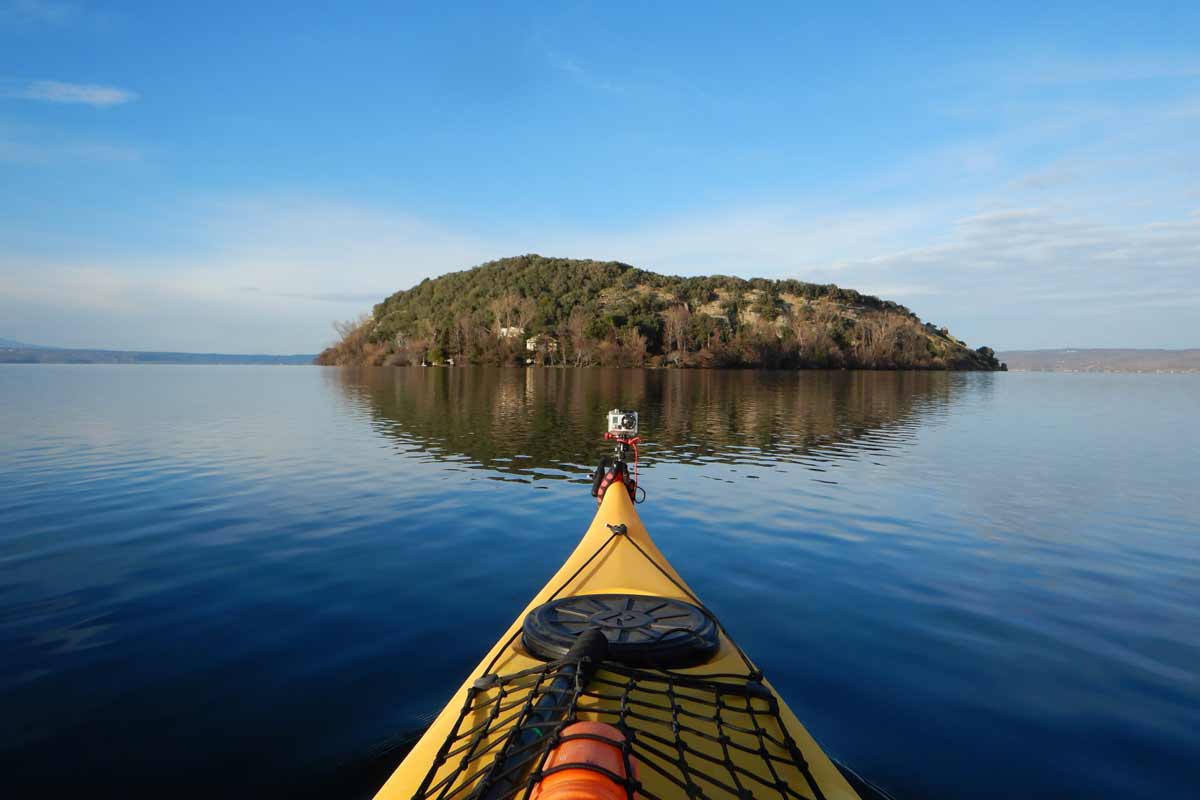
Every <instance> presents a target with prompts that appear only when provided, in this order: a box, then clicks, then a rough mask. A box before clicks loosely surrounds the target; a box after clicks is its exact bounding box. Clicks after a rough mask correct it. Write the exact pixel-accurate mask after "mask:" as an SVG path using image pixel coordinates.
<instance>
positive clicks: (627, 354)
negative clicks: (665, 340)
mask: <svg viewBox="0 0 1200 800" xmlns="http://www.w3.org/2000/svg"><path fill="white" fill-rule="evenodd" d="M621 360H622V361H623V362H624V364H625V365H626V366H629V367H640V366H642V364H644V363H645V361H646V337H645V336H642V334H640V333H638V329H637V328H628V329H626V330H625V331H623V332H622V333H621Z"/></svg>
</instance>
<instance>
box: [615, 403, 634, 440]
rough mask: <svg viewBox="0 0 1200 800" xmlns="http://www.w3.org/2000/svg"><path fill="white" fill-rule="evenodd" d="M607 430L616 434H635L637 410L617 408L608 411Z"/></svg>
mask: <svg viewBox="0 0 1200 800" xmlns="http://www.w3.org/2000/svg"><path fill="white" fill-rule="evenodd" d="M608 432H609V433H611V434H614V435H616V436H637V432H638V415H637V412H636V411H621V410H620V409H617V408H614V409H613V410H612V411H610V412H608Z"/></svg>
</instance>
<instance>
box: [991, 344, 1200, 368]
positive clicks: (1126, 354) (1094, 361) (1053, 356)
mask: <svg viewBox="0 0 1200 800" xmlns="http://www.w3.org/2000/svg"><path fill="white" fill-rule="evenodd" d="M997 357H998V358H1000V359H1003V360H1004V361H1005V362H1007V364H1008V367H1009V369H1014V370H1026V371H1029V372H1200V348H1196V349H1190V350H1133V349H1103V348H1096V349H1082V350H1010V351H1008V352H1004V353H999V354H997Z"/></svg>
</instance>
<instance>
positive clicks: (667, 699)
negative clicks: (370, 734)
mask: <svg viewBox="0 0 1200 800" xmlns="http://www.w3.org/2000/svg"><path fill="white" fill-rule="evenodd" d="M584 639H587V640H588V641H587V642H586V643H585V642H583V640H584ZM596 646H598V647H599V650H597V649H596ZM589 648H590V649H589ZM578 723H605V725H601V726H594V727H585V726H584V725H582V724H578ZM601 728H603V729H605V730H611V731H612V733H611V735H608V734H601V735H597V734H596V733H595V731H596V730H599V729H601ZM573 740H578V741H573ZM567 742H573V744H575V745H580V744H583V745H584V746H585V748H586V747H592V748H593V749H596V748H599V749H605V748H607V749H608V750H609V751H610V752H609V755H610V756H611V760H610V761H609V762H604V763H607V764H608V766H607V767H605V766H603V763H602V761H598V760H589V759H586V758H585V759H584V761H587V762H588V763H582V762H580V763H565V764H564V761H563V759H564V756H563V754H564V753H566V752H567V751H566V750H563V747H564V746H565V744H566V743H567ZM577 749H578V748H577ZM560 751H561V752H560ZM572 752H574V751H572ZM552 777H557V778H558V779H559V783H563V782H564V781H567V782H569V781H568V780H567V779H579V778H587V779H592V782H593V784H595V786H597V787H598V788H597V789H595V791H596V792H597V793H594V794H592V793H588V792H590V791H592V790H590V789H586V787H585V789H583V790H579V786H583V785H584V783H579V782H578V780H576V783H572V784H571V785H572V786H574V787H575V789H576V790H579V791H582V793H576V794H570V793H569V792H567V791H566V789H563V787H561V786H557V787H550V788H547V787H548V786H550V780H551V778H552ZM585 783H586V781H585ZM587 785H589V786H590V785H592V784H587ZM614 787H615V790H614ZM555 791H559V793H557V794H556V793H555ZM613 791H615V793H611V792H613ZM564 792H566V793H564ZM604 792H610V793H609V794H606V793H604ZM610 796H613V797H628V798H632V797H640V798H649V799H652V798H674V797H697V798H750V797H754V798H765V797H779V798H815V799H817V800H819V799H820V798H829V800H833V799H834V798H838V799H844V798H853V799H855V800H857V798H858V797H859V795H858V794H857V793H856V792H855V790H854V789H853V788H852V787H851V785H850V784H849V783H848V782H847V780H846V778H845V777H844V776H843V774H842V773H841V772H840V771H839V769H838V767H837V766H836V765H835V764H834V763H833V762H832V761H831V760H830V759H829V758H828V757H827V756H826V755H825V753H823V752H822V751H821V749H820V748H819V747H818V746H817V743H816V741H814V739H813V738H812V736H811V735H809V733H808V731H807V730H805V728H804V726H803V725H801V724H800V721H799V720H798V719H796V716H795V715H794V714H793V713H792V711H791V710H790V709H789V708H788V707H787V704H786V703H784V702H783V700H782V699H781V698H780V697H779V695H778V694H777V693H776V692H775V690H774V689H773V688H772V687H771V684H770V683H768V682H767V681H766V680H765V679H764V678H763V677H762V674H761V673H760V672H759V671H758V669H757V668H756V667H755V666H754V664H753V663H752V662H751V661H750V660H749V659H748V658H747V657H746V655H745V654H744V653H743V652H742V650H741V649H740V648H739V647H738V646H737V645H736V644H735V643H734V641H733V640H732V639H731V638H730V637H729V636H728V634H727V633H726V632H725V629H724V628H723V627H722V626H721V624H720V623H719V622H718V621H717V620H716V618H715V617H714V616H713V615H712V614H711V613H710V612H709V611H707V610H706V609H705V608H704V606H703V604H701V603H700V601H699V599H698V598H697V597H696V594H695V593H694V592H693V591H692V590H691V589H690V588H689V587H688V585H687V584H686V583H685V582H684V580H683V579H682V578H681V577H680V576H679V575H678V574H677V573H676V572H675V570H674V569H673V568H672V567H671V565H670V564H668V563H667V560H666V559H665V558H664V557H663V555H662V553H660V552H659V550H658V548H657V547H655V545H654V542H653V541H651V539H650V536H649V534H648V533H647V532H646V529H645V527H644V526H643V525H642V522H641V520H640V519H639V517H638V514H637V512H636V511H635V509H634V503H633V502H632V501H631V496H630V492H626V491H608V492H605V493H604V494H603V500H602V501H601V504H600V507H599V510H598V511H597V513H596V517H595V519H594V520H593V521H592V524H591V527H590V528H588V531H587V533H586V534H585V535H584V537H583V540H582V541H581V542H580V543H579V546H578V547H576V548H575V551H574V552H573V553H572V554H571V556H570V558H568V559H567V561H566V563H565V564H563V566H562V568H561V569H559V571H558V573H557V574H555V576H554V577H553V578H551V579H550V582H549V583H547V584H546V585H545V587H544V588H543V589H542V590H541V591H540V592H538V593H537V595H536V596H535V597H534V598H533V600H532V601H530V603H529V605H528V607H526V609H525V610H524V611H523V612H522V613H521V615H520V616H518V617H517V619H516V621H515V622H513V624H512V625H511V626H510V627H509V629H508V631H507V632H505V634H504V635H503V636H502V637H500V640H499V641H498V642H497V643H496V644H495V645H494V646H493V647H492V649H491V651H490V652H489V653H488V654H487V655H486V656H485V657H484V659H483V661H481V662H480V663H479V666H477V667H476V668H475V669H474V670H473V671H472V672H471V674H470V675H469V676H467V679H466V681H465V682H464V683H463V685H462V686H461V687H460V688H459V690H458V692H457V693H456V694H455V695H454V696H453V697H452V698H451V699H450V701H449V702H448V703H447V704H446V707H445V708H444V709H443V710H442V712H441V713H440V714H439V715H438V717H437V719H436V721H435V722H434V723H433V725H432V726H431V727H430V728H429V730H428V731H426V733H425V735H424V736H423V737H422V738H421V739H420V741H419V742H418V743H417V744H416V746H415V747H414V748H413V749H412V750H411V751H410V752H409V754H408V756H407V757H406V758H405V759H404V761H403V762H402V763H401V764H400V766H399V767H398V768H397V769H396V771H395V772H394V773H393V774H392V776H391V778H389V779H388V781H387V783H385V784H384V786H383V787H382V788H381V789H380V790H379V793H378V794H377V795H376V797H377V798H380V800H410V798H417V799H423V798H502V797H533V798H551V797H572V798H584V797H587V798H591V797H596V798H600V797H610Z"/></svg>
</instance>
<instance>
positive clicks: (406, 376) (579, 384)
mask: <svg viewBox="0 0 1200 800" xmlns="http://www.w3.org/2000/svg"><path fill="white" fill-rule="evenodd" d="M327 374H328V380H331V381H335V382H337V383H338V384H339V385H340V386H341V388H342V390H343V391H344V393H345V396H346V398H347V399H348V400H349V401H350V402H351V403H353V404H355V405H356V406H357V407H358V410H359V411H360V412H365V413H367V414H369V416H370V417H371V419H372V422H373V425H374V427H375V429H376V430H377V431H378V432H379V433H381V434H383V435H386V436H388V437H391V438H393V439H394V440H396V441H397V442H398V443H401V444H403V445H405V446H407V447H412V448H415V449H419V450H423V451H425V452H427V453H428V454H429V457H430V458H432V459H436V460H438V461H445V460H446V459H447V458H450V459H460V460H464V461H465V462H466V465H467V466H469V467H475V468H480V469H486V470H488V471H492V472H499V473H504V474H508V475H511V476H514V477H522V478H524V479H533V478H537V479H555V478H558V479H574V480H584V479H585V478H586V475H585V473H586V472H587V471H588V470H589V469H591V468H592V466H593V465H594V464H595V461H596V460H597V459H598V458H599V456H600V455H601V454H602V453H604V452H607V446H606V445H605V444H604V443H603V436H604V431H605V424H606V416H605V415H606V412H607V411H608V410H609V409H611V408H621V409H626V410H636V411H638V412H639V413H640V421H641V433H642V437H643V441H644V444H643V448H642V451H641V457H642V461H643V463H644V464H646V465H648V466H649V465H653V464H655V463H681V464H703V463H729V464H735V463H736V464H740V465H746V466H761V467H764V468H771V467H775V466H777V465H779V464H781V463H789V464H797V465H800V466H803V467H806V468H808V469H810V470H813V471H816V472H824V471H825V470H826V468H827V467H828V465H829V464H831V463H835V462H838V461H840V460H844V459H847V458H865V457H870V458H885V457H886V456H887V454H888V452H889V451H891V450H894V449H895V448H897V447H900V446H904V445H906V444H909V443H911V442H912V441H913V439H914V437H915V436H916V432H917V429H918V427H919V426H920V425H926V424H929V422H930V421H931V419H936V418H938V417H944V416H945V415H947V414H948V413H950V410H951V409H952V407H953V406H954V404H955V402H956V401H957V400H958V399H959V398H961V397H962V395H963V393H964V389H965V383H964V381H963V376H960V375H955V374H953V373H945V372H847V371H828V372H827V371H819V372H818V371H814V372H748V371H747V372H737V371H706V370H659V371H647V370H617V369H611V370H610V369H553V368H543V369H525V370H521V369H480V368H471V369H455V368H444V369H443V368H426V369H420V368H410V369H371V368H366V369H347V370H339V371H336V372H334V371H331V372H329V373H327ZM979 377H980V376H975V378H976V379H978V378H979ZM982 377H984V378H987V379H990V378H991V376H982ZM989 383H990V380H989ZM986 388H987V387H981V386H979V385H977V384H976V385H974V386H973V387H972V391H974V392H975V393H976V394H978V393H980V391H981V390H983V391H984V392H986Z"/></svg>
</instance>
